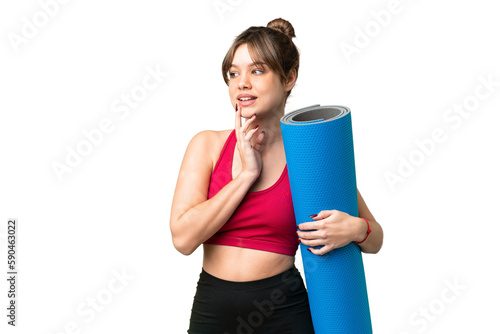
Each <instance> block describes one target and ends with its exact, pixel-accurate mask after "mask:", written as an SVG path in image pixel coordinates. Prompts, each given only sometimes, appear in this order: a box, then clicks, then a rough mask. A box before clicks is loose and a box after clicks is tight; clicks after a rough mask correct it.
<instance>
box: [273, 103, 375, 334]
mask: <svg viewBox="0 0 500 334" xmlns="http://www.w3.org/2000/svg"><path fill="white" fill-rule="evenodd" d="M281 131H282V135H283V143H284V147H285V155H286V162H287V165H288V176H289V180H290V189H291V193H292V202H293V207H294V211H295V219H296V222H297V225H298V224H300V223H303V222H310V221H312V219H311V218H310V217H309V216H310V215H313V214H317V213H319V212H320V211H321V210H339V211H343V212H346V213H348V214H350V215H352V216H358V200H357V187H356V171H355V166H354V147H353V138H352V126H351V113H350V110H349V108H346V107H343V106H320V105H315V106H311V107H307V108H303V109H299V110H296V111H293V112H291V113H288V114H286V115H285V116H283V117H282V118H281ZM307 248H309V247H308V246H305V245H303V244H300V249H301V254H302V262H303V265H304V274H305V279H306V285H307V293H308V296H309V304H310V309H311V315H312V319H313V325H314V331H315V333H316V334H333V333H342V334H350V333H352V334H368V333H372V326H371V318H370V308H369V305H368V293H367V289H366V280H365V272H364V268H363V259H362V257H361V251H360V248H359V246H358V245H356V244H354V243H352V242H351V243H349V244H348V245H346V246H344V247H341V248H338V249H333V250H332V251H330V252H328V253H327V254H325V255H315V254H313V253H311V252H309V251H307ZM315 248H319V247H315Z"/></svg>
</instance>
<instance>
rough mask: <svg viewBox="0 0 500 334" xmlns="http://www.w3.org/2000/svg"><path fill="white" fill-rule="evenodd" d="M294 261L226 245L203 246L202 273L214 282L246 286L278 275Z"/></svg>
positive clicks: (290, 257) (275, 254) (291, 258)
mask: <svg viewBox="0 0 500 334" xmlns="http://www.w3.org/2000/svg"><path fill="white" fill-rule="evenodd" d="M294 261H295V257H294V256H291V255H284V254H278V253H272V252H267V251H261V250H256V249H250V248H241V247H233V246H225V245H212V244H204V245H203V269H204V270H205V271H206V272H207V273H209V274H210V275H212V276H215V277H217V278H220V279H223V280H227V281H234V282H245V281H255V280H259V279H263V278H267V277H271V276H274V275H278V274H280V273H282V272H284V271H286V270H287V269H289V268H291V267H292V266H293V264H294Z"/></svg>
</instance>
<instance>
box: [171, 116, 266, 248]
mask: <svg viewBox="0 0 500 334" xmlns="http://www.w3.org/2000/svg"><path fill="white" fill-rule="evenodd" d="M236 114H237V115H236V118H237V122H236V136H237V140H238V150H239V151H240V156H241V157H242V166H243V167H242V170H241V172H240V173H239V174H238V175H237V176H236V177H235V178H234V179H233V180H232V181H231V182H229V183H228V184H227V185H226V186H225V187H224V188H222V189H221V190H220V191H219V192H218V193H217V194H216V195H215V196H214V197H212V198H210V199H207V195H208V187H209V183H210V176H211V173H212V166H213V158H212V157H211V154H209V153H208V152H211V150H213V149H218V148H214V145H213V143H214V141H216V139H215V138H214V136H215V135H216V134H215V133H213V132H210V131H205V132H200V133H199V134H197V135H196V136H195V137H194V138H193V139H192V140H191V142H190V143H189V145H188V148H187V150H186V154H185V156H184V159H183V161H182V165H181V169H180V172H179V177H178V180H177V185H176V188H175V192H174V198H173V201H172V209H171V214H170V230H171V232H172V241H173V243H174V246H175V248H176V249H177V250H178V251H179V252H181V253H182V254H185V255H189V254H191V253H192V252H194V251H195V250H196V249H197V248H198V246H200V245H201V244H202V243H203V242H205V240H207V239H208V238H210V237H211V236H212V235H213V234H215V233H216V232H217V231H218V230H219V229H220V228H221V227H222V226H223V225H224V224H225V223H226V221H227V220H228V219H229V218H230V217H231V215H232V214H233V212H234V211H235V210H236V208H237V207H238V205H239V204H240V202H241V201H242V200H243V198H244V197H245V194H246V193H247V192H248V190H249V189H250V187H251V186H252V184H253V183H254V182H255V180H256V179H257V177H258V176H259V174H260V171H261V168H262V161H261V160H259V158H260V153H259V152H258V151H259V149H260V143H262V140H263V136H264V135H263V134H262V135H258V137H257V142H258V144H257V145H256V147H255V148H252V147H251V145H250V139H251V138H252V136H253V135H254V134H255V132H256V131H257V130H256V129H252V130H248V131H247V129H248V127H249V126H250V125H251V123H252V121H253V119H249V120H248V121H247V122H246V123H245V125H244V126H241V118H240V116H239V115H240V113H239V112H237V113H236ZM215 146H216V145H215ZM252 159H253V160H252ZM259 162H260V164H259Z"/></svg>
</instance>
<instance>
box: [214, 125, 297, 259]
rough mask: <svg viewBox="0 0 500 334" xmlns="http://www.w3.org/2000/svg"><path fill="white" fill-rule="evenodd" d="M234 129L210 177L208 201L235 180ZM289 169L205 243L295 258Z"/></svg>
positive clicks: (250, 196)
mask: <svg viewBox="0 0 500 334" xmlns="http://www.w3.org/2000/svg"><path fill="white" fill-rule="evenodd" d="M235 145H236V135H235V132H234V130H233V131H232V132H231V133H230V134H229V137H228V138H227V140H226V143H225V144H224V147H223V148H222V151H221V154H220V157H219V160H218V161H217V164H216V165H215V168H214V171H213V172H212V176H211V178H210V186H209V190H208V198H212V197H213V196H215V195H216V194H217V193H218V192H219V191H220V190H221V189H222V188H223V187H224V186H225V185H226V184H228V183H229V182H230V181H231V180H232V167H233V154H234V148H235ZM296 230H297V227H296V223H295V214H294V211H293V206H292V197H291V193H290V184H289V181H288V170H287V167H286V166H285V168H284V169H283V172H282V173H281V176H280V178H279V179H278V181H276V183H275V184H273V185H272V186H271V187H269V188H267V189H264V190H260V191H252V192H248V193H247V194H246V195H245V197H244V198H243V200H242V202H241V203H240V205H239V206H238V207H237V208H236V210H235V211H234V213H233V215H232V216H231V218H229V220H228V221H227V222H226V223H225V224H224V225H223V226H222V227H221V228H220V229H219V231H217V232H216V233H215V234H214V235H213V236H212V237H210V238H209V239H208V240H206V241H205V242H204V243H205V244H215V245H227V246H236V247H243V248H251V249H258V250H263V251H268V252H273V253H279V254H285V255H295V252H296V251H297V246H298V239H297V234H296V233H295V231H296Z"/></svg>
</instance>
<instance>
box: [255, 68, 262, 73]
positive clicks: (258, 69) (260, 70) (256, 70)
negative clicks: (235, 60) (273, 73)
mask: <svg viewBox="0 0 500 334" xmlns="http://www.w3.org/2000/svg"><path fill="white" fill-rule="evenodd" d="M253 73H255V74H262V73H264V69H260V68H256V69H255V70H253Z"/></svg>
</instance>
